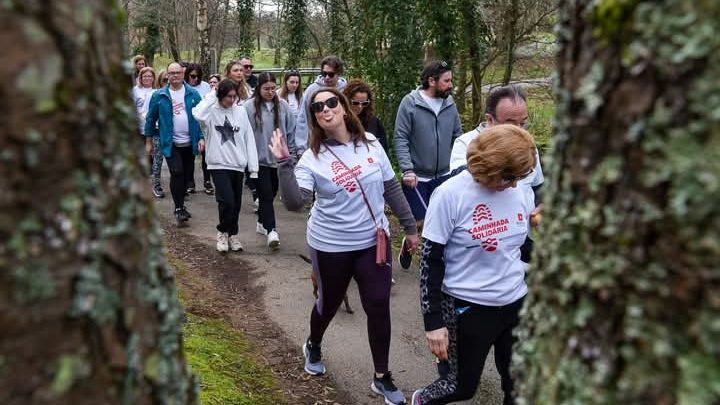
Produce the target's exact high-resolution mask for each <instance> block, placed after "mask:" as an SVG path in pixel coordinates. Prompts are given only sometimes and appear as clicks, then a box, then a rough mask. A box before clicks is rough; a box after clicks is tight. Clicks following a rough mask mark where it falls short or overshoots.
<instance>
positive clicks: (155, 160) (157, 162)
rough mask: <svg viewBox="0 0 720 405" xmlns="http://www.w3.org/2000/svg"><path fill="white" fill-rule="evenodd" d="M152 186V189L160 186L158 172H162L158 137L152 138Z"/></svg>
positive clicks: (161, 157)
mask: <svg viewBox="0 0 720 405" xmlns="http://www.w3.org/2000/svg"><path fill="white" fill-rule="evenodd" d="M152 146H153V152H152V172H151V173H152V185H153V187H159V186H160V172H162V163H163V154H162V150H161V149H160V137H159V136H153V137H152Z"/></svg>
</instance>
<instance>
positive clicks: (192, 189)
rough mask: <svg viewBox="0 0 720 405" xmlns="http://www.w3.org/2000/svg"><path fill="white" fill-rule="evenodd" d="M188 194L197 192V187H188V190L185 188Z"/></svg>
mask: <svg viewBox="0 0 720 405" xmlns="http://www.w3.org/2000/svg"><path fill="white" fill-rule="evenodd" d="M185 192H186V193H187V194H195V187H188V188H187V190H185Z"/></svg>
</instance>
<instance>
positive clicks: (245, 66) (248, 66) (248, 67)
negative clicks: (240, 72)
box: [241, 65, 255, 69]
mask: <svg viewBox="0 0 720 405" xmlns="http://www.w3.org/2000/svg"><path fill="white" fill-rule="evenodd" d="M241 66H242V67H244V68H245V69H252V68H254V67H255V65H241Z"/></svg>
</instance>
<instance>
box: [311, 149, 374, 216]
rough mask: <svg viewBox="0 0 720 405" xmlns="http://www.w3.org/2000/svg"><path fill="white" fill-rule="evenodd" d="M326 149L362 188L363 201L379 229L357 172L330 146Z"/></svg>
mask: <svg viewBox="0 0 720 405" xmlns="http://www.w3.org/2000/svg"><path fill="white" fill-rule="evenodd" d="M325 149H327V150H328V152H330V153H331V154H332V155H333V156H335V159H337V160H338V162H340V163H341V164H342V165H343V167H345V170H347V171H348V172H350V174H351V175H352V176H353V178H354V179H355V181H356V182H357V184H358V186H359V187H360V192H361V193H362V197H363V200H364V201H365V206H366V207H367V209H368V211H369V212H370V217H371V218H372V220H373V222H374V223H375V225H376V226H378V227H379V226H380V225H379V224H378V223H377V220H376V219H375V214H373V210H372V207H371V206H370V202H369V201H368V198H367V195H365V188H363V186H362V183H360V179H358V178H357V176H356V175H355V172H353V171H352V170H351V169H350V168H349V167H348V165H346V164H345V162H343V160H342V159H340V157H338V155H336V154H335V152H333V150H332V149H330V147H329V146H328V145H325Z"/></svg>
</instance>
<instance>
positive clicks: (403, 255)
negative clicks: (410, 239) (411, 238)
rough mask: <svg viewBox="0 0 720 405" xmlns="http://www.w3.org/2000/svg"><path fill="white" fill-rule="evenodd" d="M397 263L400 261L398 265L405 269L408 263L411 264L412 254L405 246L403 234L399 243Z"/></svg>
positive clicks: (408, 266)
mask: <svg viewBox="0 0 720 405" xmlns="http://www.w3.org/2000/svg"><path fill="white" fill-rule="evenodd" d="M398 263H400V267H402V268H403V269H405V270H407V269H409V268H410V265H411V264H412V255H411V254H410V252H409V251H408V250H407V249H406V248H405V237H404V236H403V239H402V243H400V253H398Z"/></svg>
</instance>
